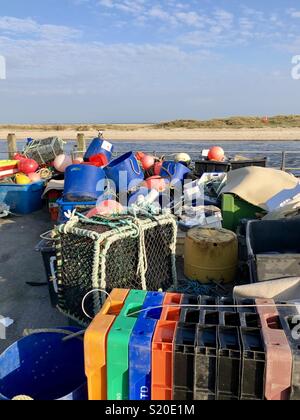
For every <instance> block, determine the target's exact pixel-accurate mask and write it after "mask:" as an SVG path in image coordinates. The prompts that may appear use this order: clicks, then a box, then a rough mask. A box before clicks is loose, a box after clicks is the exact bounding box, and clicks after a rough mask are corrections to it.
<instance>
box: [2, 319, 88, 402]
mask: <svg viewBox="0 0 300 420" xmlns="http://www.w3.org/2000/svg"><path fill="white" fill-rule="evenodd" d="M64 330H68V331H71V332H78V331H79V330H78V329H77V328H71V327H68V328H64ZM64 337H66V335H64V334H59V333H41V334H33V335H30V336H28V337H25V338H23V339H22V340H20V341H18V342H16V343H15V344H13V345H12V346H11V347H9V348H8V349H7V350H6V351H5V352H4V353H3V354H2V355H1V356H0V400H11V399H13V398H14V397H16V396H19V395H26V396H28V397H30V398H33V399H34V400H37V401H45V400H46V401H53V400H80V401H81V400H86V399H87V384H86V376H85V371H84V348H83V342H82V341H81V340H79V339H78V338H73V339H71V340H69V341H66V342H64V341H62V339H63V338H64Z"/></svg>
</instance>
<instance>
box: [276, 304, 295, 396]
mask: <svg viewBox="0 0 300 420" xmlns="http://www.w3.org/2000/svg"><path fill="white" fill-rule="evenodd" d="M278 312H279V315H280V320H281V325H282V327H283V329H284V332H285V334H286V336H287V339H288V342H289V345H290V348H291V350H292V353H293V373H292V383H291V394H290V400H292V401H299V400H300V335H299V330H300V328H299V321H300V316H299V312H298V309H297V308H296V307H291V306H287V307H286V308H285V307H283V306H280V307H279V308H278Z"/></svg>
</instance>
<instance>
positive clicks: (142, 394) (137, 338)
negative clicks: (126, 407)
mask: <svg viewBox="0 0 300 420" xmlns="http://www.w3.org/2000/svg"><path fill="white" fill-rule="evenodd" d="M164 297H165V294H164V293H158V292H149V293H148V294H147V296H146V299H145V302H144V306H143V309H148V310H147V311H144V312H141V313H140V315H139V317H138V320H137V322H136V324H135V327H134V330H133V332H132V335H131V338H130V342H129V399H130V400H132V401H150V400H151V366H152V340H153V335H154V332H155V328H156V324H157V322H158V321H159V320H160V318H161V313H162V308H156V307H157V306H161V305H163V302H164ZM151 308H153V309H151Z"/></svg>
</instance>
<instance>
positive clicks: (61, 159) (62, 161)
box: [54, 155, 73, 173]
mask: <svg viewBox="0 0 300 420" xmlns="http://www.w3.org/2000/svg"><path fill="white" fill-rule="evenodd" d="M72 163H73V162H72V158H71V156H67V155H58V156H57V157H56V158H55V160H54V168H55V169H56V170H57V171H58V172H61V173H64V172H65V170H66V169H67V167H68V166H70V165H72Z"/></svg>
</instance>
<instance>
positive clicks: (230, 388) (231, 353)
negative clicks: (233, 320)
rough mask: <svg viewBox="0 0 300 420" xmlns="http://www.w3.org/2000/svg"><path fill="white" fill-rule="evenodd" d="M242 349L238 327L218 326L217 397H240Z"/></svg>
mask: <svg viewBox="0 0 300 420" xmlns="http://www.w3.org/2000/svg"><path fill="white" fill-rule="evenodd" d="M241 371H242V351H241V342H240V334H239V328H238V327H221V326H220V327H218V375H217V399H218V400H223V399H226V400H236V399H239V398H240V380H241Z"/></svg>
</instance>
